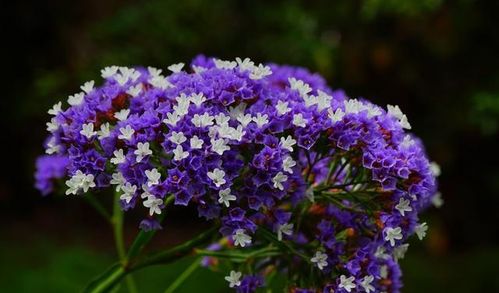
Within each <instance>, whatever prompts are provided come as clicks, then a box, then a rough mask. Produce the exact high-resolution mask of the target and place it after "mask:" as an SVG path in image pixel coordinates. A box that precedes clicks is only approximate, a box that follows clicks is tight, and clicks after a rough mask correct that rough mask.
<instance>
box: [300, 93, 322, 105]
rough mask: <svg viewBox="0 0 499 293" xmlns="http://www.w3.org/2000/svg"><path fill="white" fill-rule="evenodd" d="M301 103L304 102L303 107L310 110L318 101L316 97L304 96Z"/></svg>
mask: <svg viewBox="0 0 499 293" xmlns="http://www.w3.org/2000/svg"><path fill="white" fill-rule="evenodd" d="M303 101H304V102H305V107H307V108H310V107H312V106H313V105H315V104H317V103H319V100H318V99H317V97H316V96H312V95H311V96H308V95H305V96H303Z"/></svg>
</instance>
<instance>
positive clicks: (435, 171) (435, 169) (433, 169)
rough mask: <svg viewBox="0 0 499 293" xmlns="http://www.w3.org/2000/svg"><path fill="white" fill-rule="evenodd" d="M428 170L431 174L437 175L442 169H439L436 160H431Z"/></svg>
mask: <svg viewBox="0 0 499 293" xmlns="http://www.w3.org/2000/svg"><path fill="white" fill-rule="evenodd" d="M430 171H431V174H433V176H435V177H438V176H440V174H442V170H441V169H440V165H438V164H437V163H436V162H431V163H430Z"/></svg>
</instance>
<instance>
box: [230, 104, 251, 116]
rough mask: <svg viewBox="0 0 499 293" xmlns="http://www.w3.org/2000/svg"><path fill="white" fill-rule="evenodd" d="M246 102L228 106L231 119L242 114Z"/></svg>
mask: <svg viewBox="0 0 499 293" xmlns="http://www.w3.org/2000/svg"><path fill="white" fill-rule="evenodd" d="M246 107H247V105H246V103H243V102H241V103H239V104H238V105H237V106H235V107H233V106H231V107H229V116H230V118H231V119H237V118H239V117H240V116H242V115H244V111H245V110H246Z"/></svg>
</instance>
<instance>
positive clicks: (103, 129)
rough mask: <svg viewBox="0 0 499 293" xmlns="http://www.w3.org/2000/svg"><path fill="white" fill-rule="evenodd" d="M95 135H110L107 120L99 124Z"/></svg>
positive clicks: (102, 136)
mask: <svg viewBox="0 0 499 293" xmlns="http://www.w3.org/2000/svg"><path fill="white" fill-rule="evenodd" d="M97 135H99V139H103V138H106V137H109V135H111V131H110V129H109V123H108V122H106V123H103V124H101V126H100V130H99V131H97Z"/></svg>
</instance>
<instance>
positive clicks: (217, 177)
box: [207, 168, 226, 187]
mask: <svg viewBox="0 0 499 293" xmlns="http://www.w3.org/2000/svg"><path fill="white" fill-rule="evenodd" d="M207 175H208V178H210V179H211V181H213V184H215V186H216V187H220V186H222V185H224V184H225V182H226V181H225V179H224V176H225V172H224V171H223V170H220V169H218V168H215V169H214V170H213V171H212V172H208V173H207Z"/></svg>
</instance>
